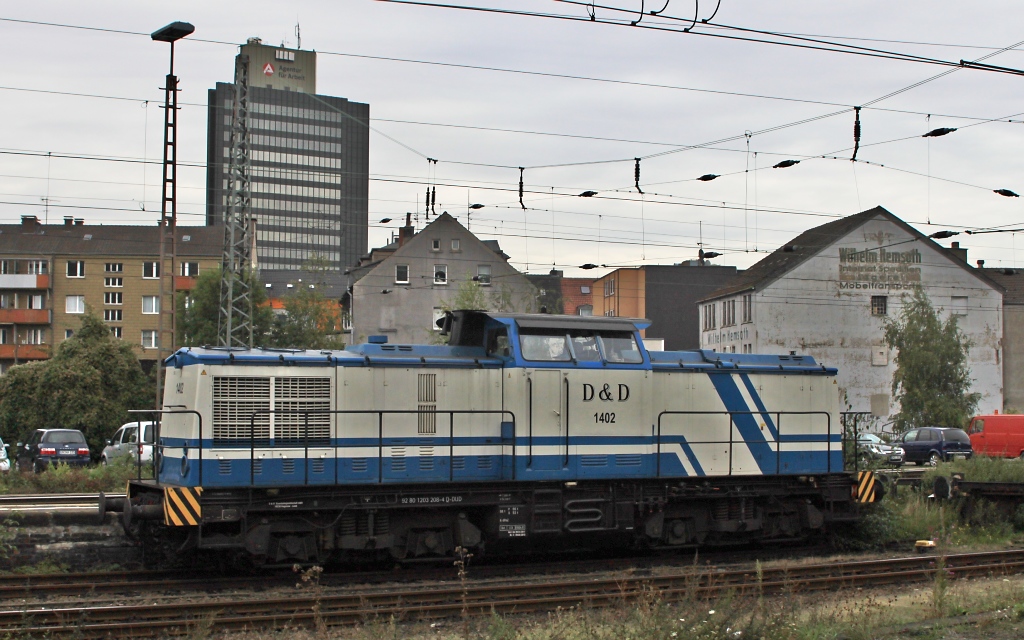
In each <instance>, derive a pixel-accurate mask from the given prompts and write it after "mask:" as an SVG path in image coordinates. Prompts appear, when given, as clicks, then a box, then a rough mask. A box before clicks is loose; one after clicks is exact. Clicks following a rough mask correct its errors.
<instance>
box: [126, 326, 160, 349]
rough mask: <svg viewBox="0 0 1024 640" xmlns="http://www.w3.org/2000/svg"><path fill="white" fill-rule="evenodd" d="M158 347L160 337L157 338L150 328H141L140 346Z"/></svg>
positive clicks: (145, 347)
mask: <svg viewBox="0 0 1024 640" xmlns="http://www.w3.org/2000/svg"><path fill="white" fill-rule="evenodd" d="M119 337H120V336H119ZM159 347H160V339H159V338H157V335H156V331H153V330H150V329H143V330H142V348H143V349H157V348H159Z"/></svg>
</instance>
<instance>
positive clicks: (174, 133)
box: [151, 22, 196, 410]
mask: <svg viewBox="0 0 1024 640" xmlns="http://www.w3.org/2000/svg"><path fill="white" fill-rule="evenodd" d="M195 30H196V28H195V27H194V26H192V25H191V24H189V23H187V22H172V23H171V24H169V25H167V26H165V27H162V28H160V29H157V30H156V31H154V32H153V34H152V36H151V37H152V38H153V40H156V41H158V42H167V43H169V44H170V45H171V66H170V70H169V71H168V73H167V78H166V80H165V83H164V164H163V167H164V170H163V187H162V191H163V192H162V196H161V199H160V262H159V263H157V268H158V269H159V274H154V275H158V277H159V278H160V295H159V296H158V297H157V303H158V304H159V305H160V307H159V309H158V315H157V331H156V344H155V345H153V346H155V347H156V408H157V410H160V409H161V408H162V406H163V398H162V397H161V390H162V386H163V385H162V383H163V375H162V373H163V370H162V369H161V368H160V366H161V362H162V361H163V355H164V345H165V344H166V345H167V346H168V347H169V348H170V349H173V348H174V329H175V326H174V323H175V313H174V312H175V305H174V275H175V274H174V269H175V266H176V265H175V262H176V257H177V247H176V246H175V233H176V231H177V223H178V215H177V214H178V199H177V195H178V190H177V173H178V172H177V168H178V154H177V142H178V77H177V76H175V75H174V43H175V42H177V41H178V40H181V39H182V38H184V37H185V36H187V35H189V34H191V33H192V32H193V31H195ZM165 316H166V318H167V320H168V322H169V327H167V328H165V326H164V318H165ZM164 333H167V334H168V337H169V339H168V340H164Z"/></svg>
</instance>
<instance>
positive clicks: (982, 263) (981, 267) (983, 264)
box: [978, 260, 985, 269]
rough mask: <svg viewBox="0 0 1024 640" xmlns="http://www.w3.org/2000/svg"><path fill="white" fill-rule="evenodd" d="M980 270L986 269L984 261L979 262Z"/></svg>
mask: <svg viewBox="0 0 1024 640" xmlns="http://www.w3.org/2000/svg"><path fill="white" fill-rule="evenodd" d="M978 268H979V269H984V268H985V261H984V260H978Z"/></svg>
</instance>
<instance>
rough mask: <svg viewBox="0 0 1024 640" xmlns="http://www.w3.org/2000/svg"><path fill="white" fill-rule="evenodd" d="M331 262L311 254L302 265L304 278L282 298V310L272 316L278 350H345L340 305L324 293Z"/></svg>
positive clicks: (272, 339)
mask: <svg viewBox="0 0 1024 640" xmlns="http://www.w3.org/2000/svg"><path fill="white" fill-rule="evenodd" d="M329 271H331V263H330V261H329V260H327V258H325V257H323V256H321V255H319V254H315V253H314V254H313V256H312V257H311V258H310V259H309V260H307V261H306V262H305V263H303V265H302V273H303V275H304V276H305V277H304V278H301V279H299V280H298V281H297V282H294V283H292V284H294V285H295V287H294V290H295V291H294V293H291V294H289V295H287V296H285V297H284V299H283V300H282V302H283V303H284V312H283V313H278V314H276V315H275V318H274V327H273V335H272V336H271V343H272V345H273V346H275V347H278V348H281V349H344V348H345V337H344V335H343V334H342V333H341V307H340V306H338V304H337V302H336V301H334V300H328V299H327V297H326V296H325V295H324V294H323V290H324V285H325V283H326V282H327V274H328V272H329Z"/></svg>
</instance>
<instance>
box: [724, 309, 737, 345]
mask: <svg viewBox="0 0 1024 640" xmlns="http://www.w3.org/2000/svg"><path fill="white" fill-rule="evenodd" d="M735 324H736V300H726V301H724V302H722V326H723V327H731V326H733V325H735ZM733 353H735V351H734V352H733Z"/></svg>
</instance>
